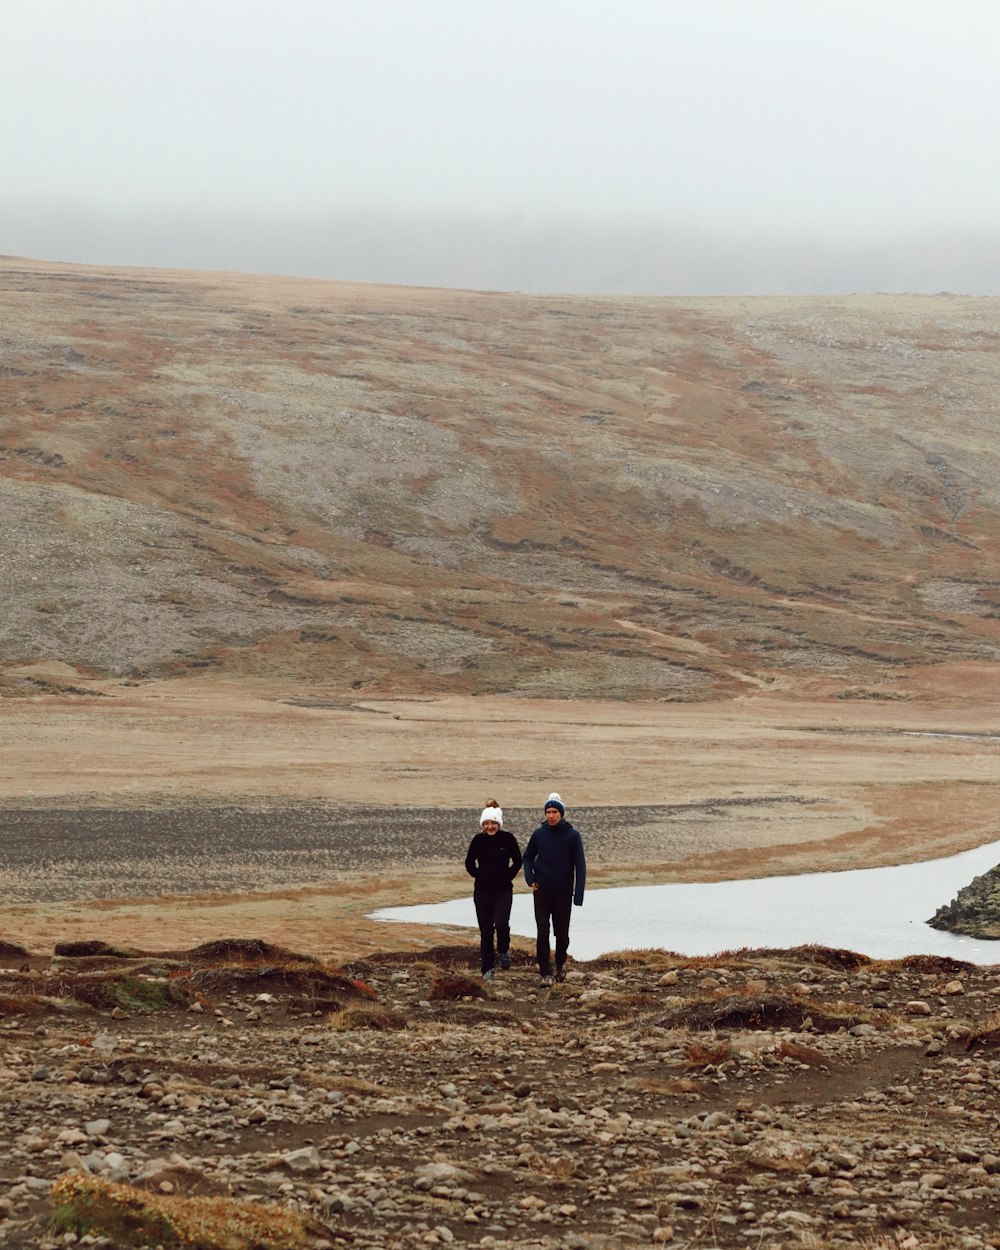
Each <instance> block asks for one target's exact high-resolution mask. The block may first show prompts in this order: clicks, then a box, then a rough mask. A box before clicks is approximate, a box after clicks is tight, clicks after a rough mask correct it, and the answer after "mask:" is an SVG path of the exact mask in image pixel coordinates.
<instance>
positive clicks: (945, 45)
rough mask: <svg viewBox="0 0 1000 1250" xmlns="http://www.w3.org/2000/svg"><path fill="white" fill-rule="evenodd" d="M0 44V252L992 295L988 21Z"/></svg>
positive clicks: (994, 65)
mask: <svg viewBox="0 0 1000 1250" xmlns="http://www.w3.org/2000/svg"><path fill="white" fill-rule="evenodd" d="M0 29H2V35H3V38H2V43H0V152H2V154H3V155H2V162H0V179H2V194H0V252H6V253H14V254H21V255H25V254H27V255H33V256H39V257H45V258H47V259H63V260H78V261H90V262H97V263H123V264H137V263H142V264H152V265H165V266H174V265H194V266H197V267H201V268H239V269H249V270H257V271H283V272H295V273H307V274H316V275H317V276H324V277H347V278H355V279H362V280H372V281H390V282H392V281H399V282H420V283H427V284H440V285H466V286H483V285H489V286H502V287H508V288H511V289H549V290H555V289H562V290H575V289H580V290H584V289H590V290H597V289H611V290H615V289H636V290H641V289H647V288H648V287H650V286H652V287H654V288H656V289H663V290H664V291H665V292H666V293H684V292H690V293H698V289H699V288H700V289H702V290H705V291H710V292H714V291H716V290H725V289H732V290H733V291H734V292H735V291H738V290H751V289H764V290H767V289H773V290H775V291H784V290H789V289H794V288H796V287H799V288H801V289H812V288H816V289H820V288H822V289H864V288H865V287H870V288H871V289H877V288H879V287H881V288H882V289H909V290H920V289H933V290H937V289H942V288H948V289H955V290H980V291H982V290H987V291H989V292H990V293H994V292H995V293H1000V246H998V237H1000V231H998V223H1000V173H998V171H997V167H996V160H995V152H996V146H997V134H998V133H1000V72H998V50H1000V2H998V0H0ZM644 284H645V285H644ZM678 288H679V289H678Z"/></svg>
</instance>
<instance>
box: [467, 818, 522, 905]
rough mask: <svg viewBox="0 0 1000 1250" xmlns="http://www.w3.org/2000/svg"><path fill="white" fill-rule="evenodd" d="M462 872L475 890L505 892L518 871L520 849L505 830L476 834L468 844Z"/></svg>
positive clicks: (519, 869)
mask: <svg viewBox="0 0 1000 1250" xmlns="http://www.w3.org/2000/svg"><path fill="white" fill-rule="evenodd" d="M465 871H466V872H467V873H468V874H469V876H470V877H475V879H476V884H475V889H476V890H489V891H497V890H509V889H510V888H511V886H512V885H513V882H514V878H515V877H516V876H517V874H518V873H519V872H520V871H521V848H520V847H519V846H518V845H517V838H515V837H514V835H513V834H512V833H508V832H507V830H506V829H498V830H497V831H496V833H494V834H492V835H491V834H488V833H485V832H483V833H477V834H476V836H475V837H474V838H473V839H472V841H471V842H470V843H469V851H468V854H467V855H466V857H465Z"/></svg>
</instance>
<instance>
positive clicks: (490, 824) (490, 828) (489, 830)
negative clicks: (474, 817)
mask: <svg viewBox="0 0 1000 1250" xmlns="http://www.w3.org/2000/svg"><path fill="white" fill-rule="evenodd" d="M499 828H500V826H499V825H498V824H497V822H496V821H495V820H484V821H483V833H485V834H486V835H487V836H488V837H491V838H492V837H494V836H495V835H496V832H497V830H498V829H499Z"/></svg>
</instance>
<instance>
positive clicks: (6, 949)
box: [0, 939, 29, 959]
mask: <svg viewBox="0 0 1000 1250" xmlns="http://www.w3.org/2000/svg"><path fill="white" fill-rule="evenodd" d="M28 954H29V952H28V951H27V950H26V949H25V948H24V947H23V946H18V944H17V943H16V942H5V941H3V940H2V939H0V958H5V959H9V958H12V957H15V956H21V957H23V956H28Z"/></svg>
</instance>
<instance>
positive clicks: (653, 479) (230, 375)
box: [0, 258, 1000, 700]
mask: <svg viewBox="0 0 1000 1250" xmlns="http://www.w3.org/2000/svg"><path fill="white" fill-rule="evenodd" d="M2 273H3V282H2V284H0V299H2V301H3V324H4V333H3V340H2V349H0V393H2V396H3V408H2V413H3V415H2V428H0V515H2V516H3V534H4V539H3V546H2V555H0V561H2V577H3V584H4V588H5V601H6V602H5V612H4V614H3V628H2V635H0V663H2V665H3V669H2V672H3V674H4V677H3V689H4V691H5V692H6V693H8V694H19V693H31V691H32V690H33V689H34V688H35V687H33V686H32V685H31V679H30V678H28V677H26V676H25V675H24V672H23V667H24V665H25V664H27V663H29V662H31V661H33V660H37V659H40V658H45V659H55V660H60V661H63V662H64V663H65V664H67V665H70V666H72V668H73V669H74V670H76V672H78V673H80V674H92V675H104V676H107V677H109V678H118V679H121V680H127V681H143V680H147V679H151V678H159V677H165V676H170V675H174V674H185V673H191V672H200V673H203V674H205V675H206V677H209V676H212V675H214V676H215V677H217V678H226V679H228V680H239V681H247V682H263V683H267V684H269V685H274V684H279V685H283V686H284V687H288V688H290V689H294V690H295V691H297V692H298V695H299V697H303V698H308V697H311V696H313V695H315V696H316V697H320V696H325V695H330V694H331V693H337V692H348V693H350V692H357V691H364V692H367V693H374V692H380V693H387V692H394V693H415V694H419V693H433V692H442V691H456V692H473V693H474V692H486V691H490V692H505V693H520V694H538V695H551V696H561V697H572V696H582V695H591V696H597V697H613V698H657V699H684V700H698V699H706V698H717V697H726V696H730V695H733V694H736V693H740V692H745V691H752V690H759V689H769V688H777V687H781V688H783V689H787V690H790V691H810V692H812V693H820V694H833V695H842V696H846V697H868V698H873V697H874V698H886V697H898V696H899V694H900V686H901V682H902V681H903V679H904V678H905V675H906V674H907V673H908V672H910V671H912V670H913V669H914V668H915V667H917V666H924V665H931V666H946V665H948V664H954V663H961V662H964V661H974V662H977V663H983V662H987V663H992V662H995V661H996V659H997V654H998V642H1000V631H998V618H1000V567H998V553H1000V442H998V440H997V430H998V416H997V410H996V395H997V388H998V382H1000V310H998V307H997V304H996V301H994V300H990V299H975V298H965V297H956V296H944V295H942V296H937V297H930V296H927V297H921V296H868V297H862V296H856V297H838V298H834V297H826V298H823V297H810V298H787V299H786V298H732V299H721V298H718V299H709V298H706V299H694V298H642V297H619V296H551V295H549V296H541V295H529V294H520V295H513V294H499V293H495V292H482V291H480V292H477V291H457V290H431V289H417V288H407V287H379V286H370V285H369V286H362V285H352V284H349V283H335V282H325V281H310V280H303V279H295V278H276V277H269V278H263V277H257V276H253V275H238V274H219V273H193V272H175V271H167V270H125V269H98V268H86V267H82V266H68V265H66V266H63V265H55V264H48V263H42V262H32V261H25V260H16V259H11V258H6V259H5V260H3V261H2Z"/></svg>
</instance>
